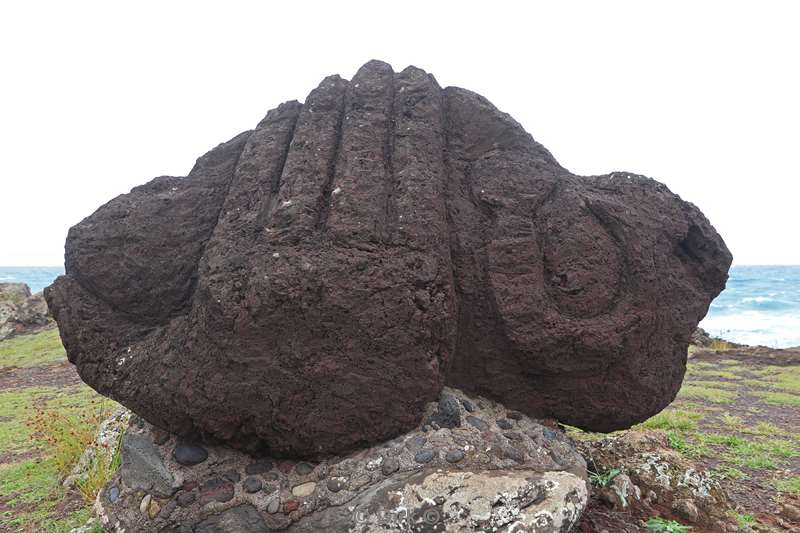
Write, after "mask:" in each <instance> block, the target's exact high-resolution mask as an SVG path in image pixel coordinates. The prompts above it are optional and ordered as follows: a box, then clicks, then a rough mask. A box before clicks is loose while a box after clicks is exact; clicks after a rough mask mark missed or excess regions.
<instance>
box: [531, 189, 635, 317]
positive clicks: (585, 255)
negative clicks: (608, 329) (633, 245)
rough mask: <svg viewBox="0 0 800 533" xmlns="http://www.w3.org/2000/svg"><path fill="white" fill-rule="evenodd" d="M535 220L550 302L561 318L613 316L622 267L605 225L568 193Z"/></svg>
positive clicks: (620, 257) (564, 193) (616, 244)
mask: <svg viewBox="0 0 800 533" xmlns="http://www.w3.org/2000/svg"><path fill="white" fill-rule="evenodd" d="M537 219H538V220H539V221H540V222H539V224H538V225H539V231H540V235H541V241H540V242H542V243H543V244H542V252H543V259H544V261H543V263H544V283H545V287H546V290H547V293H548V295H549V296H550V299H551V301H552V302H553V303H554V304H555V305H556V306H557V307H558V309H559V311H561V313H563V314H565V315H568V316H574V317H577V318H590V317H594V316H597V315H600V314H603V313H605V312H607V311H609V310H610V309H611V308H612V307H613V305H614V303H615V302H616V301H617V295H618V292H619V287H620V278H621V276H622V271H623V268H624V265H623V261H622V254H621V253H620V249H619V245H618V243H617V242H616V240H615V239H614V238H613V237H612V235H611V233H610V231H609V229H608V227H607V224H606V223H605V222H604V221H603V220H601V219H600V218H598V216H597V215H596V214H595V213H593V212H592V210H591V209H590V208H589V207H588V206H587V205H586V203H585V202H584V201H583V200H582V199H581V198H580V197H578V196H577V195H575V194H572V193H570V192H568V191H564V192H562V193H560V194H556V195H554V197H553V198H552V199H551V200H550V201H549V202H548V204H546V205H545V206H543V207H542V209H541V210H540V212H539V216H538V217H537Z"/></svg>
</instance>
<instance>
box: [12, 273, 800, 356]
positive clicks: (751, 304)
mask: <svg viewBox="0 0 800 533" xmlns="http://www.w3.org/2000/svg"><path fill="white" fill-rule="evenodd" d="M63 273H64V269H63V268H62V267H0V282H4V281H18V282H24V283H27V284H28V285H29V286H30V288H31V291H33V292H39V291H41V290H42V289H43V288H45V287H46V286H47V285H49V284H50V283H52V282H53V280H54V279H55V278H56V277H57V276H59V275H61V274H63ZM700 326H701V327H702V328H704V329H705V330H706V331H708V332H709V333H711V334H712V335H715V336H719V337H722V338H724V339H727V340H730V341H733V342H739V343H742V344H751V345H763V346H770V347H773V348H787V347H790V346H800V266H748V265H740V266H734V267H733V268H731V271H730V279H729V280H728V286H727V288H726V289H725V290H724V291H723V292H722V294H720V295H719V296H718V297H717V299H716V300H714V301H713V302H712V303H711V309H709V311H708V315H707V316H706V318H705V319H704V320H703V321H702V322H701V323H700Z"/></svg>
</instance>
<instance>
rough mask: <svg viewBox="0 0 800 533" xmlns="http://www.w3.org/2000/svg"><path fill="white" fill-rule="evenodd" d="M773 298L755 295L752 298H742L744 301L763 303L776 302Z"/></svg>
mask: <svg viewBox="0 0 800 533" xmlns="http://www.w3.org/2000/svg"><path fill="white" fill-rule="evenodd" d="M774 301H775V300H774V299H773V298H769V297H767V296H754V297H751V298H742V303H757V304H763V303H764V302H774Z"/></svg>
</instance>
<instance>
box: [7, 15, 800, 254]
mask: <svg viewBox="0 0 800 533" xmlns="http://www.w3.org/2000/svg"><path fill="white" fill-rule="evenodd" d="M523 6H527V7H523ZM799 28H800V3H798V2H794V1H786V2H777V1H759V2H747V3H743V2H735V1H720V2H696V1H693V2H681V1H670V2H661V3H659V5H656V4H655V3H654V2H642V1H641V0H637V1H632V2H597V1H589V2H568V1H559V2H551V3H549V4H548V5H544V4H537V3H532V2H525V3H523V2H507V3H504V2H500V1H493V2H484V3H481V4H478V3H471V2H467V1H463V0H462V1H458V2H441V1H434V0H428V1H426V2H415V1H408V0H402V1H392V2H380V1H375V0H373V1H369V2H346V1H343V0H339V1H333V2H332V1H328V2H320V3H317V4H313V3H310V2H306V3H302V4H301V3H300V2H289V1H285V2H275V3H271V2H259V3H256V2H252V3H246V2H232V1H225V2H219V3H218V4H217V5H216V6H212V5H210V4H206V3H202V2H196V1H193V2H185V3H179V2H164V1H161V2H152V3H151V2H141V1H138V2H130V3H127V6H125V7H123V6H122V4H121V3H117V2H107V1H104V2H63V1H58V2H52V3H44V2H36V1H32V2H27V1H24V2H23V1H21V2H4V3H3V4H2V6H0V265H55V264H60V263H61V262H62V256H63V242H64V238H65V236H66V232H67V229H68V228H69V227H70V226H71V225H73V224H75V223H77V222H78V221H79V220H81V219H82V218H83V217H85V216H87V215H89V214H90V213H91V212H92V211H94V210H95V209H96V208H97V207H99V206H100V205H101V204H103V203H105V202H106V201H108V200H110V199H111V198H112V197H114V196H116V195H118V194H121V193H124V192H127V191H128V190H130V189H131V187H133V186H135V185H138V184H141V183H144V182H146V181H149V180H150V179H151V178H153V177H155V176H159V175H185V174H186V173H187V172H188V171H189V169H190V168H191V166H192V165H193V163H194V160H195V159H196V158H197V157H199V156H200V155H202V154H203V153H204V152H206V151H207V150H208V149H210V148H211V147H213V146H215V145H217V144H218V143H220V142H222V141H225V140H227V139H229V138H230V137H233V136H234V135H235V134H237V133H238V132H240V131H243V130H246V129H250V128H252V127H254V126H255V124H256V123H258V121H259V120H260V119H261V118H262V117H263V116H264V115H265V114H266V112H267V110H269V109H270V108H273V107H275V106H277V105H278V104H279V103H280V102H282V101H285V100H291V99H298V100H302V99H303V98H305V96H306V95H307V94H308V92H309V91H310V90H311V89H312V88H314V87H315V86H316V85H317V83H319V81H321V80H322V78H323V77H324V76H326V75H328V74H333V73H338V74H341V75H342V76H344V77H347V78H350V77H352V76H353V74H354V73H355V71H356V70H357V69H358V67H359V66H360V65H361V64H363V63H364V62H366V61H367V60H369V59H372V58H376V59H382V60H384V61H388V62H390V63H391V64H392V65H393V66H394V68H395V70H401V69H403V68H404V67H406V66H407V65H409V64H414V65H416V66H418V67H421V68H424V69H425V70H427V71H429V72H432V73H433V74H434V75H435V76H436V78H437V79H438V81H439V83H440V84H441V85H442V86H446V85H457V86H461V87H465V88H468V89H471V90H473V91H476V92H478V93H481V94H482V95H484V96H486V97H487V98H489V99H490V100H491V101H492V102H493V103H494V104H495V105H496V106H498V107H499V108H500V109H502V110H504V111H506V112H508V113H510V114H511V115H512V116H514V117H515V118H516V119H517V120H518V121H519V122H521V123H522V124H523V126H525V128H526V129H527V130H528V131H529V132H530V133H531V134H533V136H534V137H535V138H536V140H538V141H539V142H541V143H543V144H544V145H545V146H546V147H547V148H548V149H549V150H550V151H551V152H552V153H553V154H554V155H555V156H556V158H558V160H559V161H560V162H561V163H562V164H563V165H564V166H566V167H567V168H569V169H570V170H572V171H573V172H575V173H578V174H600V173H606V172H610V171H612V170H627V171H631V172H637V173H641V174H646V175H648V176H651V177H653V178H655V179H658V180H660V181H662V182H664V183H666V184H667V185H668V186H669V187H670V188H671V189H672V190H673V191H674V192H676V193H678V194H680V195H681V196H682V197H683V198H685V199H687V200H689V201H692V202H694V203H695V204H697V205H698V206H700V208H701V209H702V210H703V211H704V212H705V213H706V215H707V216H708V217H709V219H710V220H711V222H712V223H713V224H714V225H715V226H716V228H717V230H719V231H720V233H721V234H722V235H723V237H724V238H725V240H726V242H727V243H728V246H729V247H730V249H731V251H732V252H733V254H734V258H735V262H736V263H751V264H752V263H757V264H774V263H794V264H800V246H799V244H800V239H799V238H798V236H797V231H798V229H800V224H798V222H797V217H798V209H800V179H798V178H800V170H799V169H800V142H799V141H800V29H799Z"/></svg>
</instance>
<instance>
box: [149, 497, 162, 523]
mask: <svg viewBox="0 0 800 533" xmlns="http://www.w3.org/2000/svg"><path fill="white" fill-rule="evenodd" d="M159 511H161V506H160V505H159V504H158V502H157V501H155V500H150V505H148V506H147V516H149V517H150V520H152V519H153V518H155V517H156V516H158V513H159Z"/></svg>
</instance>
